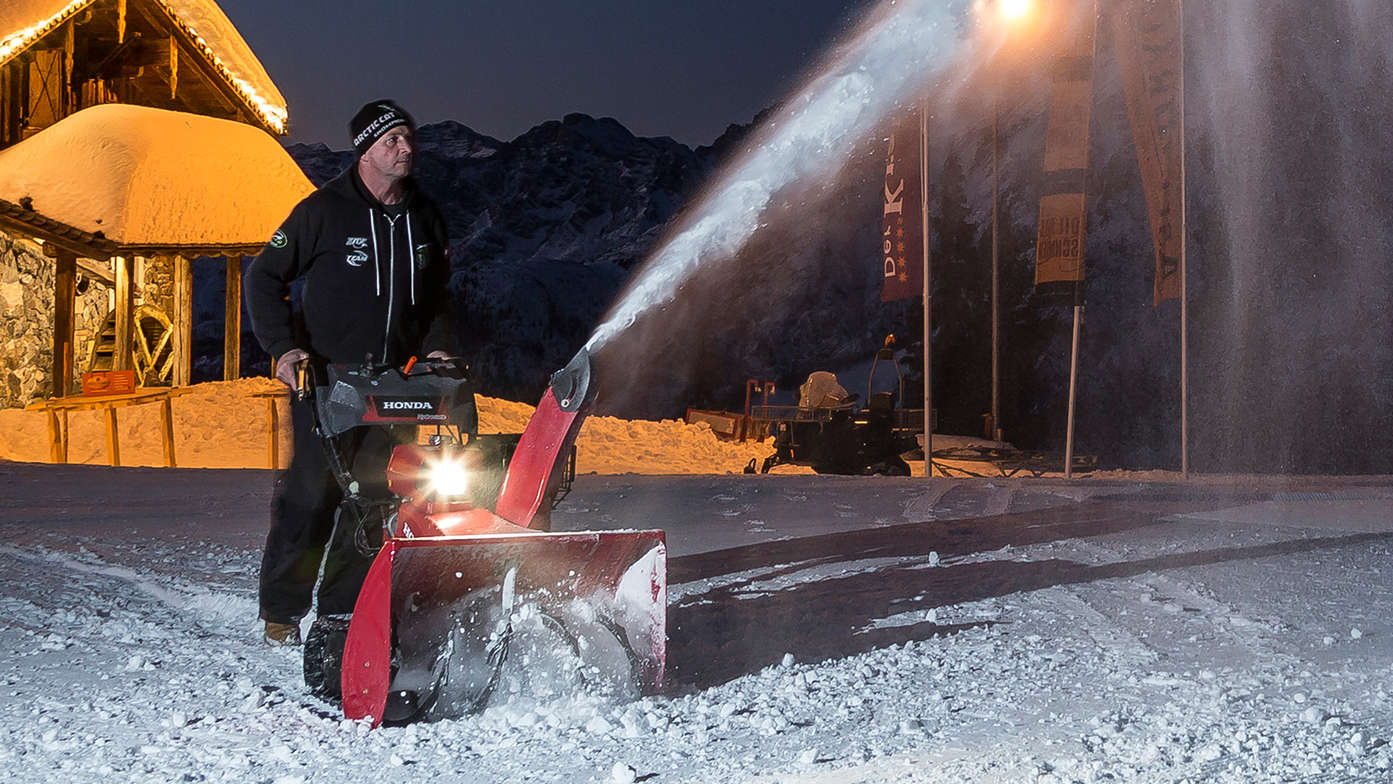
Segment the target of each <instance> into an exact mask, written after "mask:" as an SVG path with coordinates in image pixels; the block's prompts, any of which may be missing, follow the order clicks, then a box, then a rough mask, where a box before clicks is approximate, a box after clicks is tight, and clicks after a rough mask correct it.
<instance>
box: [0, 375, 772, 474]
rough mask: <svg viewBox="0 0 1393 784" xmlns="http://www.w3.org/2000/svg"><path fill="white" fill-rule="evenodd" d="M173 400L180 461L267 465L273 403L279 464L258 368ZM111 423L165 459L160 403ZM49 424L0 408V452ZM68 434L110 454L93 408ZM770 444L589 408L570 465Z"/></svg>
mask: <svg viewBox="0 0 1393 784" xmlns="http://www.w3.org/2000/svg"><path fill="white" fill-rule="evenodd" d="M478 405H479V422H480V430H481V431H482V432H485V433H520V432H522V430H523V428H524V427H526V425H527V420H528V419H530V418H531V416H532V410H533V406H530V405H528V404H526V403H515V402H512V401H508V400H501V399H498V398H491V397H484V396H479V397H478ZM171 407H172V411H173V417H174V422H173V424H174V450H175V459H176V461H177V463H178V465H179V467H180V468H269V467H270V453H271V438H272V437H273V434H272V432H271V429H270V428H271V419H272V412H271V408H272V407H274V408H275V409H276V412H275V417H276V420H277V428H276V431H275V433H274V438H275V439H276V440H277V453H278V455H279V463H280V465H281V466H284V465H285V464H286V463H287V461H288V460H289V458H290V451H291V437H290V415H289V403H288V399H287V397H286V395H285V388H284V386H282V385H281V384H280V382H278V381H275V380H273V379H270V378H264V377H259V378H243V379H239V380H237V381H214V382H209V383H205V384H195V385H193V386H191V387H187V388H185V389H182V390H180V394H178V395H177V396H176V397H174V399H173V402H172V404H171ZM117 425H118V427H117V437H118V448H119V450H120V455H121V464H122V465H127V466H162V465H164V451H163V444H162V443H161V440H160V433H161V422H160V407H159V406H158V405H140V406H131V407H126V408H121V409H118V410H117ZM48 426H49V425H48V415H47V414H46V413H45V412H43V411H26V410H23V409H17V408H10V409H0V460H16V461H27V462H48V461H49V460H50V449H49V433H48ZM68 442H69V445H68V462H70V463H94V464H98V465H102V464H107V463H109V462H110V460H109V458H108V453H107V437H106V420H105V414H104V413H103V412H101V411H74V412H71V413H69V414H68ZM772 452H773V449H772V448H771V447H769V446H768V445H767V444H761V443H759V442H753V441H752V442H748V443H743V444H741V443H732V442H728V441H721V440H719V439H717V438H716V435H715V434H714V433H713V432H712V431H711V428H710V426H708V425H706V424H701V423H698V424H692V425H688V424H686V423H685V422H679V421H675V420H664V421H661V422H655V421H646V420H626V419H617V418H615V417H604V416H597V417H591V418H589V419H587V420H586V422H585V424H584V426H583V427H582V428H581V433H580V438H579V439H578V441H577V459H576V470H577V471H578V472H579V473H583V474H584V473H596V474H624V473H635V474H724V473H729V472H738V471H740V470H741V469H742V468H744V466H745V464H746V463H748V462H749V461H750V460H751V459H758V460H762V459H764V458H765V457H767V456H768V455H769V454H771V453H772ZM783 470H785V471H789V470H793V469H783Z"/></svg>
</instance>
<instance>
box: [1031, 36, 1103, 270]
mask: <svg viewBox="0 0 1393 784" xmlns="http://www.w3.org/2000/svg"><path fill="white" fill-rule="evenodd" d="M1094 31H1095V22H1094V20H1093V19H1088V20H1086V21H1084V22H1082V23H1080V24H1079V25H1078V28H1077V29H1074V30H1068V31H1066V32H1065V34H1064V36H1063V40H1062V41H1061V44H1060V49H1059V52H1058V54H1056V56H1055V59H1054V62H1053V63H1052V65H1051V77H1050V117H1049V125H1048V126H1047V128H1046V130H1045V179H1044V187H1043V189H1042V191H1041V195H1040V223H1039V228H1038V230H1037V232H1038V233H1037V235H1036V239H1035V285H1036V286H1037V287H1041V288H1042V289H1046V290H1049V289H1056V290H1063V291H1067V292H1073V293H1074V294H1076V295H1077V294H1078V292H1079V291H1080V284H1082V283H1083V280H1084V263H1083V260H1084V229H1085V226H1086V223H1087V205H1086V203H1085V200H1084V184H1085V181H1086V180H1087V176H1088V144H1089V122H1090V120H1091V117H1092V111H1093V36H1094Z"/></svg>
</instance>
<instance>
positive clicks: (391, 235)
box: [382, 213, 401, 364]
mask: <svg viewBox="0 0 1393 784" xmlns="http://www.w3.org/2000/svg"><path fill="white" fill-rule="evenodd" d="M383 217H385V218H386V219H387V226H388V228H389V230H388V232H387V327H386V328H385V329H384V330H383V332H382V362H383V363H384V364H386V363H387V362H388V361H389V360H388V359H387V348H388V346H389V345H390V344H391V340H392V300H394V299H396V288H397V218H394V217H392V216H390V215H387V214H386V213H383ZM397 217H398V218H399V217H401V216H397Z"/></svg>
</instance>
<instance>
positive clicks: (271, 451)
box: [266, 397, 281, 471]
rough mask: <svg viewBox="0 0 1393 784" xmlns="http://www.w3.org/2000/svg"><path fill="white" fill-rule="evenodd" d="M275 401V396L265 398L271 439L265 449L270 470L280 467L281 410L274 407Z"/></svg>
mask: <svg viewBox="0 0 1393 784" xmlns="http://www.w3.org/2000/svg"><path fill="white" fill-rule="evenodd" d="M276 401H277V398H274V397H268V398H266V414H267V418H268V419H269V420H270V423H271V441H270V445H269V448H268V450H267V451H268V454H267V457H268V458H269V459H270V463H271V470H273V471H274V470H275V469H277V468H280V467H281V449H280V429H281V412H280V409H278V408H277V407H276Z"/></svg>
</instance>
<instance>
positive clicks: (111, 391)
mask: <svg viewBox="0 0 1393 784" xmlns="http://www.w3.org/2000/svg"><path fill="white" fill-rule="evenodd" d="M134 391H135V371H134V370H93V371H89V372H87V373H83V374H82V394H83V396H84V397H95V396H98V395H124V394H127V393H129V392H134Z"/></svg>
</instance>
